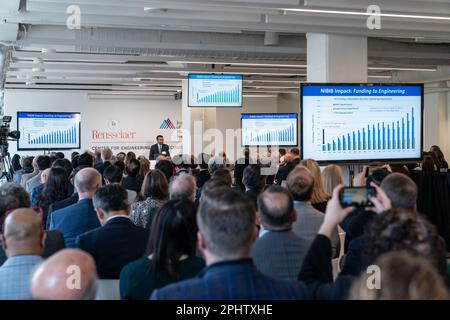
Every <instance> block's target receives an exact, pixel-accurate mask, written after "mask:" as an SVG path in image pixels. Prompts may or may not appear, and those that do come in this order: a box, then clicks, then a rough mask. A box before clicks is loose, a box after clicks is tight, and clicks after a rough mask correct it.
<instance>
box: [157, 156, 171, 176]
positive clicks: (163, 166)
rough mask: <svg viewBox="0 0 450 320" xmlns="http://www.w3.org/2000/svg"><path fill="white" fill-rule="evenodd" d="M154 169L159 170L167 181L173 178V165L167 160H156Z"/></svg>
mask: <svg viewBox="0 0 450 320" xmlns="http://www.w3.org/2000/svg"><path fill="white" fill-rule="evenodd" d="M155 169H158V170H161V171H162V172H163V173H164V175H165V176H166V178H167V181H170V180H171V179H172V176H173V163H172V162H170V161H169V160H158V162H156V164H155Z"/></svg>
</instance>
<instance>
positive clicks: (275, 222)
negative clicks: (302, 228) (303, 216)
mask: <svg viewBox="0 0 450 320" xmlns="http://www.w3.org/2000/svg"><path fill="white" fill-rule="evenodd" d="M258 214H259V216H260V218H261V223H262V224H263V226H264V228H266V229H270V230H286V229H290V228H291V226H292V222H293V221H294V220H295V212H294V204H293V201H292V196H291V195H290V193H289V192H288V191H287V190H286V189H285V188H283V187H280V186H271V187H269V188H268V189H267V190H266V191H264V192H263V193H262V194H261V195H260V196H259V197H258Z"/></svg>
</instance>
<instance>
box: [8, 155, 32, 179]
mask: <svg viewBox="0 0 450 320" xmlns="http://www.w3.org/2000/svg"><path fill="white" fill-rule="evenodd" d="M20 161H21V168H20V169H18V170H16V169H17V168H16V169H14V177H13V182H14V183H16V184H20V182H21V181H22V176H23V175H24V174H30V173H32V172H33V157H25V158H21V159H20Z"/></svg>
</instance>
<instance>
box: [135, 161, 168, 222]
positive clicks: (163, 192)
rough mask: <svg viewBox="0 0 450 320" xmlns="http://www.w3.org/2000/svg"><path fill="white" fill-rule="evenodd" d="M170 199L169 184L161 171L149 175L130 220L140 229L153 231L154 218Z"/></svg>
mask: <svg viewBox="0 0 450 320" xmlns="http://www.w3.org/2000/svg"><path fill="white" fill-rule="evenodd" d="M168 198H169V183H168V182H167V179H166V176H165V175H164V173H163V172H162V171H161V170H158V169H155V170H153V171H150V172H149V173H147V175H146V176H145V179H144V183H143V184H142V190H141V193H140V194H139V196H138V199H139V200H140V201H139V202H136V203H133V205H132V207H131V214H130V219H131V221H133V223H134V224H135V225H137V226H139V227H143V228H146V229H147V230H148V231H150V230H151V225H152V222H153V218H154V216H155V214H156V212H157V211H158V209H159V208H161V207H162V206H163V204H164V203H165V202H166V201H167V199H168Z"/></svg>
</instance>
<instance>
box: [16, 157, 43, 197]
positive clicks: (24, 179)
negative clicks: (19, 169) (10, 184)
mask: <svg viewBox="0 0 450 320" xmlns="http://www.w3.org/2000/svg"><path fill="white" fill-rule="evenodd" d="M31 159H32V160H31V167H32V170H30V172H29V173H24V174H22V178H21V179H20V185H21V186H22V187H23V188H24V189H25V188H26V184H27V182H28V180H30V179H31V178H33V177H34V176H36V175H37V174H38V173H39V168H38V165H37V159H38V157H31Z"/></svg>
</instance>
